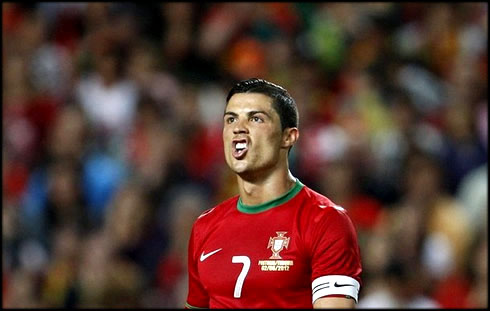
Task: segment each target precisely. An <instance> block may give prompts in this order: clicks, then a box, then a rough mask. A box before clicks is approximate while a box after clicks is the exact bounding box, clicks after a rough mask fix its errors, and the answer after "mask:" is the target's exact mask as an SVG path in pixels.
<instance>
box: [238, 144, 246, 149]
mask: <svg viewBox="0 0 490 311" xmlns="http://www.w3.org/2000/svg"><path fill="white" fill-rule="evenodd" d="M245 148H247V143H237V144H236V149H245Z"/></svg>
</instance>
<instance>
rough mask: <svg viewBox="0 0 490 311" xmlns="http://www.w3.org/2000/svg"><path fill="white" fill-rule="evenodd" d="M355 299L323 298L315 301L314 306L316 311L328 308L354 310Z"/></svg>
mask: <svg viewBox="0 0 490 311" xmlns="http://www.w3.org/2000/svg"><path fill="white" fill-rule="evenodd" d="M354 307H355V302H354V299H350V298H344V297H322V298H318V299H317V300H315V303H314V304H313V308H314V309H326V308H336V309H340V308H350V309H354Z"/></svg>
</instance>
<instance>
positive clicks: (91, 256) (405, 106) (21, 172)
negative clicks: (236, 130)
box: [2, 2, 488, 308]
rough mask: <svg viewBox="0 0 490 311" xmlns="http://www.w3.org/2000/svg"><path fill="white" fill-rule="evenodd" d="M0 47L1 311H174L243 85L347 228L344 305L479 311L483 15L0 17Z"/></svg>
mask: <svg viewBox="0 0 490 311" xmlns="http://www.w3.org/2000/svg"><path fill="white" fill-rule="evenodd" d="M2 43H3V49H2V69H3V92H2V93H3V97H2V100H3V106H2V108H3V111H2V112H3V119H2V121H3V122H2V130H3V136H2V137H3V145H2V181H3V187H2V195H3V196H2V201H3V208H2V224H3V226H2V242H3V243H2V259H3V260H2V294H3V295H2V297H3V298H2V305H3V307H8V308H31V307H36V308H39V307H41V308H52V307H82V308H84V307H89V308H90V307H102V308H109V307H140V308H145V307H148V308H150V307H160V308H181V307H183V306H184V303H185V298H186V294H187V288H186V286H187V283H186V282H187V279H186V278H187V267H186V260H187V258H186V256H187V254H186V252H187V241H188V237H189V233H190V228H191V226H192V223H193V221H194V220H195V219H196V217H197V216H198V215H199V214H200V213H201V212H202V211H204V210H205V209H208V208H210V207H212V206H213V205H215V204H217V203H219V202H221V201H222V200H224V199H226V198H228V197H230V196H232V195H235V194H237V189H236V186H235V177H234V175H233V174H232V173H231V172H230V170H229V169H228V168H227V166H226V164H225V161H224V157H223V151H222V138H221V131H222V116H223V109H224V105H225V97H226V94H227V92H228V90H229V89H230V88H231V87H232V85H233V84H234V83H236V82H237V81H239V80H241V79H246V78H250V77H261V78H265V79H268V80H270V81H272V82H274V83H277V84H280V85H282V86H284V87H285V88H286V89H288V90H289V92H290V93H291V95H292V96H293V97H294V98H295V100H296V102H297V104H298V107H299V110H300V127H299V128H300V132H301V136H300V140H299V142H298V144H297V145H296V146H295V147H294V148H293V149H292V152H291V155H290V163H291V171H292V172H293V174H294V175H295V176H296V177H298V178H299V179H300V180H301V181H302V182H303V183H305V184H306V185H308V186H310V187H311V188H313V189H315V190H317V191H319V192H321V193H323V194H325V195H327V196H328V197H330V198H331V199H332V200H333V201H334V202H336V203H337V204H339V205H342V206H343V207H344V208H346V209H347V210H348V211H349V214H350V216H351V218H352V220H353V221H354V224H355V226H356V229H357V231H358V235H359V243H360V248H361V255H362V263H363V269H364V270H363V275H362V278H363V285H364V286H363V287H362V290H361V292H360V303H359V305H358V307H360V308H380V307H381V308H382V307H385V308H451V307H455V308H486V307H487V306H488V284H487V283H488V265H487V258H488V246H487V244H488V239H487V234H488V229H487V228H488V223H487V208H488V190H487V187H488V162H487V156H488V93H487V83H488V49H487V43H488V4H487V3H478V2H475V3H450V4H449V3H407V2H404V3H386V2H385V3H272V2H269V3H259V2H255V3H245V2H242V3H226V2H223V3H185V2H180V3H161V4H158V3H154V4H141V5H140V4H134V3H127V2H125V3H116V2H113V3H95V2H91V3H62V2H57V3H30V4H20V3H5V2H4V3H2Z"/></svg>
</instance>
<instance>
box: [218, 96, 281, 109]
mask: <svg viewBox="0 0 490 311" xmlns="http://www.w3.org/2000/svg"><path fill="white" fill-rule="evenodd" d="M240 110H244V111H248V110H264V111H268V112H272V111H274V109H273V107H272V98H270V97H269V96H267V95H264V94H261V93H237V94H234V95H233V96H232V97H231V98H230V100H229V101H228V105H227V106H226V111H227V112H228V111H233V112H239V111H240Z"/></svg>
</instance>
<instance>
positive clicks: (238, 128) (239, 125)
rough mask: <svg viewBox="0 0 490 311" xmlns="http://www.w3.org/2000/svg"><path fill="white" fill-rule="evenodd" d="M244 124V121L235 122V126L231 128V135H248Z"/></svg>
mask: <svg viewBox="0 0 490 311" xmlns="http://www.w3.org/2000/svg"><path fill="white" fill-rule="evenodd" d="M245 122H246V120H237V121H236V122H235V126H234V127H233V134H243V133H248V128H247V125H246V124H245Z"/></svg>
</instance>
